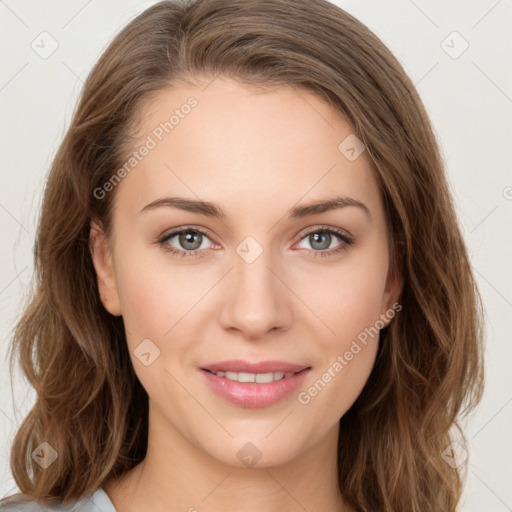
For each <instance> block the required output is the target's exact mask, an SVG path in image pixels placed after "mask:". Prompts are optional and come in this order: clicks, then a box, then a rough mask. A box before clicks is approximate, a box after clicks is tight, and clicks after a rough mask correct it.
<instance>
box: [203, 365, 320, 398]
mask: <svg viewBox="0 0 512 512" xmlns="http://www.w3.org/2000/svg"><path fill="white" fill-rule="evenodd" d="M200 370H201V373H202V374H203V375H204V377H205V380H206V382H207V384H208V385H209V387H210V389H212V390H213V391H214V392H215V393H216V394H217V395H219V396H220V397H222V398H223V399H225V400H227V401H228V402H230V403H232V404H235V405H238V406H242V407H267V406H269V405H272V404H275V403H277V402H279V401H281V400H283V399H285V398H287V397H288V396H289V395H290V394H291V393H292V392H293V391H294V390H296V389H297V388H298V387H299V386H300V385H301V384H302V383H303V381H304V379H305V376H306V375H307V374H308V373H309V372H310V370H311V366H305V365H296V364H290V363H284V362H279V361H264V362H260V363H248V362H245V361H240V360H237V361H224V362H223V363H216V364H213V365H208V367H203V368H200Z"/></svg>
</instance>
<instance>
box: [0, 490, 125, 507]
mask: <svg viewBox="0 0 512 512" xmlns="http://www.w3.org/2000/svg"><path fill="white" fill-rule="evenodd" d="M98 510H101V511H102V512H116V510H115V508H114V506H113V505H112V503H111V502H110V500H109V498H108V496H107V494H106V493H105V491H103V489H101V488H100V489H98V490H97V491H96V492H95V493H94V494H92V495H85V496H83V497H82V498H80V499H78V500H75V501H68V502H66V503H62V502H61V500H59V499H53V500H51V501H46V502H39V501H34V500H30V499H28V498H27V497H26V496H25V495H23V494H15V495H13V496H10V497H8V498H6V499H4V500H2V501H0V512H57V511H60V512H98Z"/></svg>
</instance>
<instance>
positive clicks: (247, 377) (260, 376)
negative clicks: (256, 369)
mask: <svg viewBox="0 0 512 512" xmlns="http://www.w3.org/2000/svg"><path fill="white" fill-rule="evenodd" d="M214 373H215V375H217V376H218V377H226V379H229V380H235V381H237V382H256V383H258V384H268V383H269V382H275V381H276V380H281V379H286V378H288V377H291V376H292V375H295V373H294V372H286V373H285V372H270V373H247V372H214Z"/></svg>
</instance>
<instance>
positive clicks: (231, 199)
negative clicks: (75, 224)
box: [118, 78, 379, 213]
mask: <svg viewBox="0 0 512 512" xmlns="http://www.w3.org/2000/svg"><path fill="white" fill-rule="evenodd" d="M139 119H140V120H141V122H140V124H139V126H138V129H137V138H136V141H135V144H134V145H133V150H134V151H135V152H138V153H139V155H138V157H137V159H136V161H135V160H133V158H135V157H133V158H132V160H133V161H132V162H131V163H132V164H133V165H132V166H131V165H128V166H126V168H127V169H129V172H128V173H126V177H125V178H124V179H123V181H122V183H121V187H120V188H121V189H126V191H125V192H123V194H122V195H123V196H125V198H126V199H127V200H128V199H129V202H130V203H131V204H132V205H134V206H139V207H140V208H142V207H143V206H144V204H146V203H147V202H149V201H151V200H154V199H156V198H157V197H158V196H162V195H163V194H166V193H167V194H169V195H181V196H183V195H187V196H189V197H194V196H195V197H196V198H197V197H200V198H202V199H205V200H213V201H215V202H220V203H224V202H225V203H226V204H228V207H227V208H225V209H226V210H227V211H228V213H229V204H232V205H234V204H235V203H238V206H239V207H240V208H241V209H242V210H243V209H246V210H249V209H253V208H254V207H255V206H256V205H260V206H261V205H262V204H265V205H266V206H267V207H270V206H272V205H274V206H279V205H284V203H286V204H288V203H289V206H290V207H292V206H293V205H294V204H296V203H297V202H300V201H301V198H304V199H307V200H315V199H318V198H322V199H323V198H325V197H326V195H330V196H332V195H334V194H336V195H352V196H357V197H355V198H356V199H359V200H364V201H365V202H368V201H369V202H375V201H378V195H379V194H378V188H377V183H376V181H375V179H374V177H373V171H372V166H371V160H370V158H369V156H368V155H367V153H366V151H364V146H362V149H363V151H362V152H361V154H360V155H359V156H357V154H358V153H359V152H360V151H361V143H360V141H358V139H357V138H356V136H355V133H354V130H353V128H352V127H351V126H350V124H349V123H348V122H347V121H346V120H345V119H344V117H343V116H342V115H341V114H340V112H338V111H337V110H335V109H334V108H333V107H332V106H331V105H329V103H328V102H327V101H325V100H323V99H322V98H320V97H319V96H317V95H316V94H313V93H312V92H309V91H306V90H304V89H299V88H295V87H287V86H285V87H274V88H270V87H265V88H261V87H257V86H248V85H244V84H241V83H239V82H237V81H234V80H231V79H223V78H217V79H216V80H214V81H212V82H210V83H208V82H205V83H201V84H200V85H199V84H198V85H187V86H179V87H173V88H170V89H166V90H162V91H159V93H158V94H157V95H155V96H154V97H153V98H152V99H151V100H150V101H148V102H146V103H145V104H144V105H143V106H142V107H141V111H140V112H139ZM144 147H146V148H149V149H146V150H144V151H142V150H143V148H144ZM347 149H348V150H349V152H347ZM353 150H355V151H356V153H355V156H356V157H357V158H353V157H354V151H353ZM142 152H144V154H145V155H144V156H143V157H141V156H140V153H142ZM127 161H128V160H127ZM118 192H120V191H118ZM140 208H139V209H140ZM237 213H242V211H240V210H239V211H238V212H237Z"/></svg>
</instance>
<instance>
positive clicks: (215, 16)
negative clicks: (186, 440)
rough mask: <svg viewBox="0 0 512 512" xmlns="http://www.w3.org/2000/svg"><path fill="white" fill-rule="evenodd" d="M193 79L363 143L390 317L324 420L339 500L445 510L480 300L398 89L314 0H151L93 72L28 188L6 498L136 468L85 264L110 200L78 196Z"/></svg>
mask: <svg viewBox="0 0 512 512" xmlns="http://www.w3.org/2000/svg"><path fill="white" fill-rule="evenodd" d="M199 76H207V77H216V76H225V77H229V78H234V79H236V80H238V81H239V82H241V83H244V84H257V85H261V86H267V85H268V86H289V87H296V88H297V89H303V90H306V91H309V92H313V93H315V94H317V95H318V96H319V97H320V98H322V99H323V100H325V101H327V102H328V103H329V104H330V105H331V106H332V107H333V108H334V109H336V110H337V111H338V112H340V113H341V114H342V115H343V116H344V117H345V119H346V120H347V121H348V122H349V123H350V125H351V126H352V128H353V131H354V133H356V134H357V136H358V137H359V138H360V139H361V140H362V141H363V143H364V144H365V146H366V150H367V152H368V155H369V156H370V158H371V161H372V167H373V172H374V174H375V177H376V179H377V181H378V184H379V187H380V190H381V193H382V197H383V199H384V204H385V208H386V215H387V217H388V219H389V222H390V225H391V229H392V238H393V240H392V243H393V246H394V247H395V249H396V250H395V251H394V263H393V264H394V265H395V268H396V269H397V270H399V271H400V272H401V274H402V276H403V290H402V294H401V297H400V303H401V304H402V305H403V309H402V311H401V312H400V314H399V315H397V316H396V317H395V318H394V320H393V322H391V324H390V325H389V326H388V327H386V328H385V329H383V330H382V331H381V340H380V345H379V351H378V355H377V359H376V362H375V365H374V368H373V370H372V372H371V375H370V377H369V379H368V381H367V383H366V385H365V387H364V389H363V391H362V392H361V394H360V396H359V397H358V398H357V400H356V401H355V403H354V404H353V405H352V407H351V408H350V410H349V411H348V412H347V413H346V414H345V415H344V416H343V417H342V418H341V419H340V434H339V443H338V446H339V453H338V468H339V488H340V492H341V493H342V495H343V497H344V499H345V500H347V502H348V503H350V504H351V505H352V506H353V507H354V508H355V509H356V510H357V511H359V512H370V511H371V512H391V511H393V512H425V511H426V510H429V511H430V512H452V511H454V510H455V508H456V505H457V503H458V501H459V499H460V496H461V493H462V489H463V483H464V477H465V474H464V471H463V469H460V468H459V469H454V468H452V467H451V466H450V465H449V464H447V463H446V462H445V461H444V460H443V457H442V454H443V451H444V450H445V449H446V448H447V447H448V446H449V444H450V442H451V437H450V436H451V432H452V430H453V429H454V428H455V429H459V431H461V427H460V426H459V422H460V419H461V417H462V416H463V415H465V414H467V413H468V412H469V411H471V410H472V409H473V408H474V407H475V406H476V405H477V403H478V402H479V400H480V399H481V395H482V388H483V362H482V357H483V356H482V353H483V348H482V344H483V327H482V323H483V320H482V317H483V313H482V304H481V298H480V295H479V292H478V289H477V286H476V282H475V279H474V275H473V273H472V269H471V265H470V262H469V257H468V251H467V248H466V245H465V242H464V240H463V237H462V234H461V231H460V227H459V225H458V220H457V216H456V212H455V208H454V204H453V199H452V196H451V191H450V189H449V186H448V182H447V178H446V175H445V169H444V163H443V160H442V158H441V154H440V150H439V147H438V144H437V141H436V137H435V135H434V131H433V128H432V126H431V123H430V120H429V118H428V115H427V113H426V110H425V108H424V106H423V104H422V101H421V99H420V97H419V95H418V93H417V91H416V89H415V87H414V84H413V83H412V82H411V80H410V79H409V78H408V76H407V75H406V73H405V71H404V69H403V68H402V66H401V65H400V63H399V62H398V60H397V59H396V58H395V57H394V56H393V55H392V53H391V52H390V51H389V50H388V49H387V47H386V46H385V45H384V44H383V42H382V41H381V40H380V39H379V38H378V37H377V36H376V35H375V34H373V33H372V32H371V31H370V30H369V29H368V28H367V27H366V26H365V25H363V24H362V23H361V22H360V21H358V20H356V19H355V18H354V17H352V16H351V15H350V14H348V13H347V12H345V11H344V10H342V9H341V8H339V7H337V6H336V5H334V4H332V3H330V2H328V1H326V0H252V1H250V2H248V1H246V0H188V1H187V0H184V1H181V2H178V1H161V2H159V3H156V4H155V5H153V6H151V7H149V8H148V9H146V10H145V11H143V12H142V13H141V14H139V15H138V16H137V17H135V18H134V19H133V20H132V21H131V22H130V23H129V24H128V25H126V26H125V28H123V29H122V30H121V31H120V32H119V34H118V35H117V36H116V37H115V38H114V39H113V40H112V42H111V43H110V44H109V45H108V47H107V48H106V50H105V51H104V52H103V54H102V55H101V57H100V58H99V60H98V62H97V63H96V65H95V66H94V67H93V69H92V71H91V72H90V74H89V76H88V78H87V79H86V81H85V84H84V87H83V89H82V91H81V95H80V98H79V101H78V104H77V106H76V108H75V111H74V113H73V117H72V120H71V124H70V126H69V129H68V130H67V132H66V134H65V136H64V139H63V141H62V143H61V145H60V147H59V150H58V152H57V153H56V155H55V158H54V160H53V162H52V165H51V169H50V172H49V175H48V179H47V182H46V185H45V190H44V195H43V203H42V207H41V211H40V217H39V220H38V231H37V236H36V241H35V245H34V261H35V272H34V276H33V280H34V289H33V291H32V293H31V295H30V296H29V299H28V302H27V304H26V307H25V309H24V311H23V315H22V316H21V318H20V320H19V322H18V323H17V325H16V327H15V330H14V333H13V343H12V345H11V347H10V348H11V350H12V352H11V365H12V364H13V360H14V359H16V361H17V362H18V363H19V364H20V366H21V368H22V371H23V373H24V375H25V376H26V377H27V379H28V381H29V383H30V385H31V386H33V388H34V389H35V393H36V400H35V403H34V405H33V407H32V408H31V410H30V412H29V413H28V415H27V416H26V418H24V421H23V422H22V424H21V426H20V427H19V429H18V430H17V432H16V435H15V438H14V441H13V444H12V449H11V455H10V467H11V471H12V474H13V476H14V479H15V482H16V484H17V485H18V487H19V489H20V490H21V492H22V493H24V494H25V495H27V496H28V497H30V498H32V499H35V500H41V501H44V500H47V499H50V498H55V497H57V498H60V499H61V500H63V501H68V500H73V499H78V498H80V497H82V496H83V495H84V494H85V493H89V492H93V491H95V490H96V489H97V488H99V487H100V486H102V484H103V483H104V482H105V481H106V480H108V479H110V478H113V477H116V476H118V475H120V474H122V473H124V472H126V471H127V470H129V469H131V468H132V467H133V466H135V465H136V464H138V463H139V462H141V461H142V460H143V459H144V457H145V454H146V449H147V435H148V424H147V423H148V396H147V393H146V392H145V390H144V389H143V387H142V386H141V384H140V382H139V381H138V379H137V377H136V375H135V373H134V370H133V367H132V363H131V360H130V356H129V353H128V349H127V344H126V337H125V331H124V325H123V319H122V317H114V316H112V315H110V314H109V313H108V312H107V311H106V310H105V309H104V307H103V306H102V303H101V301H100V298H99V294H98V287H97V281H96V274H95V270H94V267H93V264H92V258H91V253H90V242H89V233H90V223H91V219H98V220H99V221H100V222H101V224H102V226H103V227H104V229H105V232H106V233H107V235H108V233H109V232H110V230H111V222H112V207H113V201H114V198H115V190H114V191H112V192H111V193H109V194H107V195H106V197H105V198H101V199H100V198H98V197H96V195H97V194H96V195H95V193H94V191H95V189H97V188H98V187H101V186H102V185H103V184H104V183H106V182H107V181H109V179H111V177H112V176H113V175H114V173H115V171H116V169H119V167H120V166H121V165H122V164H123V162H125V161H126V160H127V155H128V157H129V148H130V143H131V142H132V141H133V137H134V134H135V132H136V128H137V126H138V121H139V120H140V116H141V115H142V113H143V111H144V105H145V104H146V103H147V101H148V100H150V99H151V98H152V97H153V95H155V94H156V93H158V92H159V91H161V90H163V89H166V88H172V87H173V86H176V85H183V84H194V80H195V79H197V77H199ZM11 372H12V367H11ZM461 432H462V431H461ZM42 442H49V444H50V445H51V446H52V447H53V448H54V449H55V450H56V451H57V453H58V458H57V459H56V460H55V461H54V462H53V464H51V465H50V466H49V467H47V468H46V469H42V468H41V467H40V466H39V464H37V463H35V462H34V460H32V458H31V456H30V455H31V453H32V451H33V450H34V449H35V447H37V446H39V445H40V443H42Z"/></svg>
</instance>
